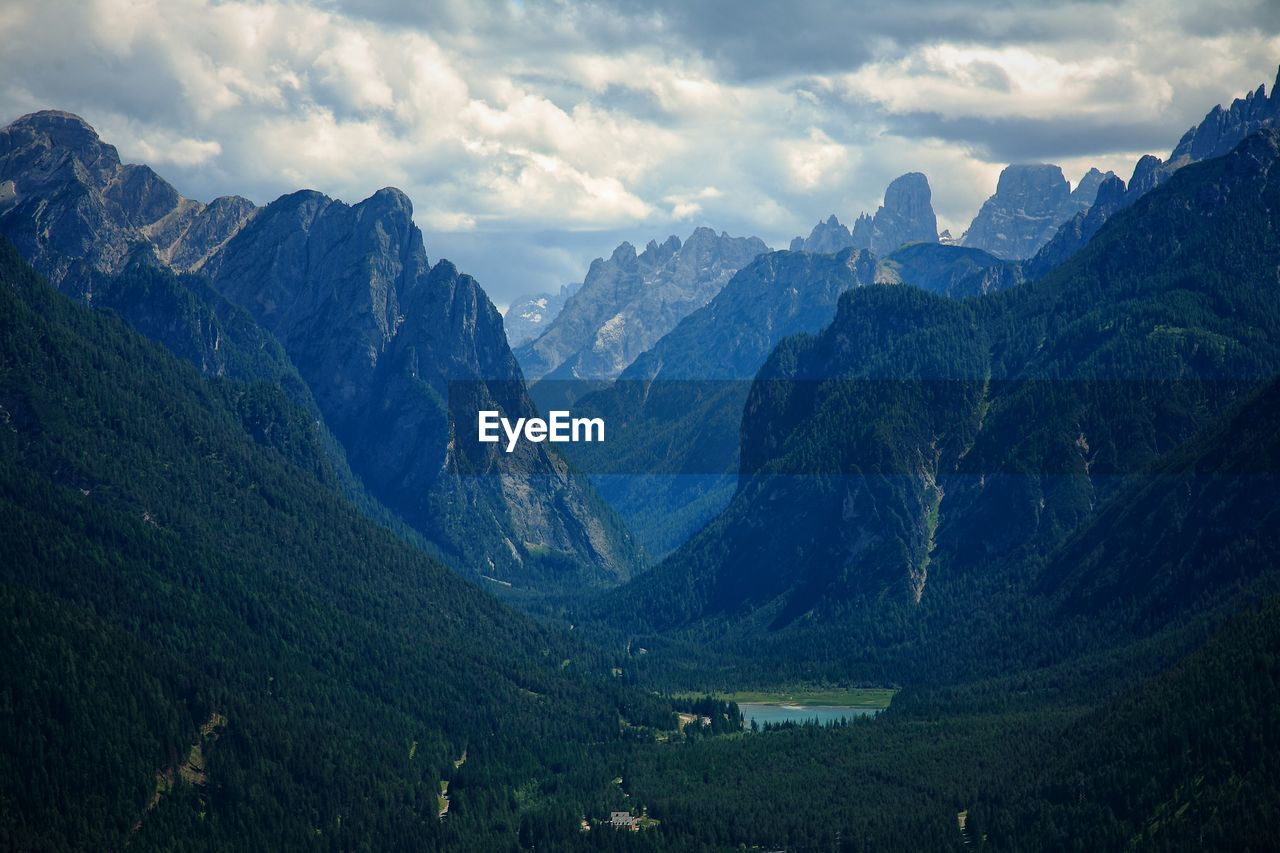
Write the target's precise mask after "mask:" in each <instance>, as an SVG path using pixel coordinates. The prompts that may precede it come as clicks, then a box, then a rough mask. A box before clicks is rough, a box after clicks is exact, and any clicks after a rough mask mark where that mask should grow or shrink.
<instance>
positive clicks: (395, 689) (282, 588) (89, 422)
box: [0, 244, 671, 850]
mask: <svg viewBox="0 0 1280 853" xmlns="http://www.w3.org/2000/svg"><path fill="white" fill-rule="evenodd" d="M0 423H2V425H3V429H0V460H2V461H0V516H3V520H4V530H5V535H4V537H3V540H2V543H0V549H2V551H3V553H2V554H0V608H3V611H4V615H3V618H0V625H3V629H0V630H3V633H4V640H3V647H4V649H5V652H6V653H5V655H4V661H3V663H2V664H0V696H3V697H4V701H3V703H0V741H2V747H0V753H2V754H4V755H5V756H6V760H5V762H4V763H3V765H0V846H2V847H5V848H7V849H62V848H73V849H120V848H123V847H124V846H126V844H127V845H128V846H130V847H131V848H132V849H216V850H227V849H253V850H262V849H286V848H297V847H302V846H304V839H308V841H306V842H305V844H307V845H309V844H312V843H314V844H316V845H318V846H322V847H331V848H334V849H349V848H357V847H364V846H368V845H372V846H373V847H375V848H380V849H388V848H392V847H404V846H413V847H418V848H430V847H433V846H436V845H438V844H441V843H444V842H446V841H450V840H452V841H454V842H459V843H462V842H465V843H466V844H467V845H468V846H473V847H480V848H484V847H487V848H488V849H494V848H495V847H500V846H505V845H508V844H510V843H513V839H514V838H515V837H516V834H517V833H518V830H519V826H520V820H521V818H520V808H519V807H518V806H517V804H515V803H513V802H512V801H511V800H510V795H509V791H510V790H511V789H513V788H516V787H519V786H520V785H522V784H525V785H532V786H535V787H536V786H537V785H538V784H539V783H540V781H541V780H544V779H547V778H550V776H551V775H552V774H553V773H554V772H555V771H554V767H555V766H557V763H558V762H564V761H570V762H572V761H573V760H574V759H573V758H572V756H574V755H578V754H579V753H581V751H582V750H583V749H584V748H585V744H587V743H590V742H597V743H603V744H607V743H610V742H614V741H617V739H618V738H619V737H620V735H621V732H622V729H621V727H620V722H619V720H620V718H624V719H626V720H627V721H628V722H629V723H631V724H636V725H641V724H645V723H652V724H660V725H662V724H667V723H669V722H670V720H671V717H670V709H669V706H663V705H661V704H657V703H656V702H655V701H654V700H651V699H647V698H645V697H644V696H642V695H639V694H636V695H633V694H629V693H626V692H623V691H622V690H621V689H615V688H613V687H610V686H608V685H606V684H605V680H606V679H604V678H597V675H598V674H600V673H607V666H606V663H605V661H603V660H601V659H599V658H598V657H596V656H594V655H592V654H591V653H588V652H585V651H584V650H583V648H582V647H580V646H578V645H576V644H574V643H572V642H569V641H567V640H565V639H564V638H563V637H561V636H559V635H558V634H557V633H556V632H552V631H549V630H545V629H542V628H539V627H538V626H536V625H534V624H533V623H532V622H530V621H529V620H527V619H525V618H523V617H520V616H518V615H516V614H515V613H513V612H511V611H509V610H508V609H506V608H505V607H503V606H501V605H499V604H498V603H497V602H496V601H494V600H493V599H491V598H490V597H488V596H487V595H485V594H483V593H482V592H480V591H479V590H477V589H474V588H473V587H472V586H471V585H470V584H468V583H466V582H465V581H463V580H461V579H459V578H457V577H456V576H454V575H453V574H451V573H450V572H449V571H447V570H446V569H444V568H443V567H441V566H440V565H438V564H436V563H434V562H432V561H431V560H430V559H428V558H426V557H425V556H424V555H423V554H422V552H421V551H420V550H419V549H418V548H416V547H415V546H413V545H412V544H410V543H409V542H407V541H404V540H402V539H399V538H397V537H396V536H395V535H393V534H391V533H390V532H388V531H387V530H385V529H383V528H381V527H379V526H377V525H376V524H375V523H373V522H371V521H370V520H369V519H368V518H367V517H365V516H364V515H363V514H361V513H360V512H359V511H357V510H356V509H355V508H354V507H353V506H352V505H351V504H350V503H348V502H347V501H346V500H345V499H344V498H343V497H342V496H341V494H340V493H339V490H338V489H337V487H336V486H337V483H336V481H335V477H334V474H333V471H332V469H331V466H330V465H329V463H328V461H327V459H326V456H325V454H324V453H323V452H322V449H321V447H320V446H319V442H320V438H319V435H318V433H317V430H316V428H315V426H314V421H313V420H312V419H311V418H310V417H309V416H308V415H307V414H306V413H305V412H304V411H303V410H301V409H299V408H297V407H296V406H295V405H293V404H292V403H291V402H290V401H289V400H288V399H287V397H286V396H285V395H284V394H283V393H282V392H280V391H279V390H278V389H276V388H274V387H271V386H267V385H245V384H241V383H236V382H231V381H226V380H218V379H210V378H202V377H201V376H200V375H199V374H198V373H197V372H196V370H195V369H194V368H193V367H191V366H190V365H188V364H186V363H183V362H180V361H178V360H177V359H176V358H174V357H173V356H171V355H170V354H169V353H168V352H166V351H165V350H163V349H162V348H160V347H159V346H157V345H155V344H152V343H150V342H148V341H146V340H144V339H142V338H141V337H140V336H138V335H137V334H135V333H133V332H131V331H130V330H128V329H127V328H126V327H125V326H124V325H123V324H122V323H120V322H119V321H118V320H115V319H113V318H111V317H108V316H104V315H103V314H101V313H98V312H94V311H91V310H89V309H87V308H85V307H83V306H77V305H75V304H73V303H72V302H71V301H70V300H68V299H67V298H66V297H63V296H61V295H59V294H57V293H56V292H54V291H53V290H52V288H50V287H49V286H48V285H47V284H45V283H44V282H43V281H42V280H40V279H39V278H37V276H36V275H35V274H34V273H32V272H31V271H30V269H29V268H27V267H26V266H25V264H24V263H23V262H22V261H21V259H20V258H19V257H18V256H17V254H16V252H15V250H14V249H13V248H12V246H10V245H8V244H5V245H3V246H2V247H0ZM202 727H204V732H205V733H204V734H202ZM195 744H199V745H200V746H201V750H200V752H201V760H202V762H203V765H202V768H201V769H200V774H199V776H200V778H201V779H202V781H201V782H200V783H196V782H190V781H186V779H187V775H186V774H184V773H183V772H182V771H181V770H180V768H181V767H182V766H183V765H184V764H186V763H187V759H188V757H189V753H190V750H191V747H192V746H193V745H195ZM464 754H465V755H466V759H467V760H466V763H465V764H463V765H461V766H455V761H457V759H458V758H459V757H460V756H462V755H464ZM175 771H176V775H175ZM441 780H451V787H450V797H451V809H450V814H449V817H448V819H447V820H446V821H443V822H442V821H441V820H440V819H439V818H438V817H437V799H436V798H437V794H438V793H439V783H440V781H441ZM600 784H601V786H602V788H603V787H604V786H606V785H607V779H603V780H601V783H600ZM156 794H158V795H159V796H158V797H157V796H155V795H156ZM575 796H577V795H576V794H575ZM485 839H487V840H485Z"/></svg>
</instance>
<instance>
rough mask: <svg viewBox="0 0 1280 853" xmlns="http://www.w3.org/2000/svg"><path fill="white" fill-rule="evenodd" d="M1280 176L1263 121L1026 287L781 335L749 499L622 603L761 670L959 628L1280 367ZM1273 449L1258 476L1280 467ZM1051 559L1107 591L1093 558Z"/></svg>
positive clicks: (761, 395) (1218, 581) (1205, 586)
mask: <svg viewBox="0 0 1280 853" xmlns="http://www.w3.org/2000/svg"><path fill="white" fill-rule="evenodd" d="M1277 164H1280V131H1273V130H1263V131H1260V132H1259V133H1257V134H1255V135H1253V136H1250V137H1248V138H1247V139H1246V140H1245V141H1244V142H1243V143H1241V144H1240V145H1239V146H1238V147H1237V148H1236V149H1235V150H1233V152H1232V153H1231V154H1229V155H1228V156H1226V157H1223V158H1218V159H1215V160H1211V161H1207V162H1205V163H1201V164H1197V165H1194V166H1191V167H1187V168H1186V169H1184V170H1180V171H1179V173H1178V174H1177V175H1176V176H1175V178H1173V179H1171V180H1170V181H1169V182H1168V183H1167V185H1165V186H1162V187H1161V188H1160V189H1159V190H1157V191H1155V192H1153V193H1150V194H1149V195H1148V196H1146V197H1144V198H1143V199H1142V200H1141V201H1140V202H1139V203H1138V204H1135V205H1133V206H1132V207H1131V208H1129V209H1127V210H1125V211H1123V212H1122V213H1120V214H1117V215H1116V216H1115V217H1113V218H1112V219H1111V220H1110V221H1109V222H1108V223H1106V225H1104V226H1103V227H1102V229H1101V230H1100V231H1099V232H1098V234H1097V236H1096V237H1095V238H1094V239H1093V240H1092V241H1091V242H1090V243H1089V245H1088V246H1087V247H1086V248H1085V249H1084V250H1083V251H1082V252H1080V253H1079V254H1077V255H1076V256H1074V257H1073V258H1072V259H1071V260H1069V261H1068V262H1067V263H1065V264H1064V265H1063V266H1062V267H1060V268H1059V269H1057V270H1056V271H1054V272H1053V273H1052V274H1050V275H1049V276H1047V277H1046V278H1044V279H1042V280H1039V281H1036V282H1032V283H1029V284H1026V285H1024V286H1022V287H1017V288H1013V289H1010V290H1006V291H1003V292H1001V293H997V294H994V295H990V296H986V297H983V298H981V299H977V300H965V301H948V300H942V299H939V298H938V297H936V296H933V295H931V294H926V293H922V292H920V291H918V290H913V289H908V288H896V287H884V286H874V287H863V288H857V289H854V290H851V291H849V292H847V293H846V294H845V295H844V296H843V297H842V299H841V302H840V306H839V312H838V315H837V317H836V320H835V321H834V322H833V323H832V324H831V325H830V326H829V327H828V328H826V329H825V330H824V331H823V332H821V333H820V334H818V335H811V336H797V337H794V338H789V339H787V340H786V341H784V342H783V343H782V344H780V345H779V346H778V347H777V349H775V350H774V351H773V353H772V354H771V355H770V358H769V362H768V363H767V364H766V365H765V367H764V368H762V370H761V372H760V374H759V375H758V376H757V378H756V381H755V383H754V386H753V389H752V392H751V395H750V398H749V399H748V401H747V403H746V404H745V410H744V414H743V418H742V422H741V431H742V468H741V480H740V483H739V486H738V490H737V493H736V495H735V497H734V499H733V502H732V503H731V505H730V506H729V508H728V509H727V510H726V511H725V512H724V513H723V514H721V515H720V516H719V517H718V518H716V519H715V520H714V521H712V522H711V523H710V524H709V525H708V526H707V527H706V528H705V529H704V530H703V531H702V532H701V533H699V534H698V535H697V536H695V537H694V538H693V539H691V540H690V541H689V542H688V543H687V544H686V545H685V546H684V547H682V548H681V549H680V550H678V551H677V552H675V553H674V554H672V555H671V556H670V557H668V558H667V559H666V560H665V561H664V562H663V563H661V564H660V565H659V566H657V567H656V568H655V569H653V570H651V571H650V572H648V573H646V574H645V575H642V576H640V577H638V578H637V579H635V580H634V581H632V582H631V584H629V585H628V586H626V587H624V588H622V589H620V590H617V591H616V594H612V595H610V596H609V597H608V598H607V600H606V602H604V603H603V604H602V607H604V608H606V609H608V610H609V611H610V612H611V613H613V614H618V613H628V612H629V613H632V614H634V616H635V618H636V619H637V622H636V623H635V624H636V625H638V626H641V627H640V628H639V630H651V629H654V628H661V629H666V630H676V631H678V632H685V633H683V634H680V635H681V636H686V637H716V638H718V639H717V642H721V640H723V642H724V643H725V644H727V646H728V647H732V648H737V649H746V648H750V649H751V650H752V651H751V653H752V654H755V655H758V654H763V653H764V648H765V646H766V645H773V644H777V645H778V647H781V646H782V645H785V644H788V643H790V644H791V645H787V648H788V649H790V651H791V653H793V654H799V653H801V650H802V649H812V650H814V651H813V652H812V653H813V654H814V655H815V656H816V658H822V659H823V661H824V663H823V664H822V666H830V665H833V664H834V663H835V662H836V661H837V660H845V659H849V660H854V659H861V656H864V655H872V654H875V655H889V656H891V655H893V654H894V651H893V649H894V647H895V643H898V642H906V641H907V639H908V638H909V637H914V636H915V632H916V631H917V626H918V625H920V624H922V623H921V622H920V620H925V619H934V618H936V619H939V620H941V621H942V622H959V621H963V618H964V613H966V612H968V610H967V606H966V605H965V602H966V601H967V600H968V598H967V596H984V595H988V594H996V593H997V592H999V594H1001V595H1004V594H1005V592H1000V591H1002V590H1018V589H1025V587H1023V586H1021V585H1022V584H1026V583H1029V582H1030V580H1031V579H1033V578H1034V577H1035V572H1036V571H1038V567H1039V566H1040V565H1041V560H1042V559H1043V556H1044V555H1045V554H1047V553H1051V552H1053V550H1054V549H1055V548H1058V547H1062V546H1064V543H1066V542H1068V541H1069V538H1070V536H1071V535H1072V533H1073V532H1075V531H1082V530H1085V529H1086V527H1085V525H1089V524H1091V523H1092V520H1093V519H1094V517H1095V514H1096V512H1098V511H1099V508H1101V507H1104V506H1105V507H1108V511H1109V512H1120V511H1124V508H1125V504H1124V503H1123V502H1122V503H1120V504H1113V503H1108V501H1110V500H1112V499H1113V498H1115V497H1116V495H1117V494H1119V493H1120V490H1121V489H1122V488H1124V487H1126V486H1125V482H1126V481H1124V478H1123V476H1121V475H1123V474H1126V473H1133V472H1137V471H1142V470H1145V468H1144V466H1145V465H1149V464H1154V463H1156V461H1157V460H1160V459H1165V458H1169V459H1173V458H1174V457H1175V456H1176V453H1177V451H1178V448H1179V447H1181V446H1182V444H1183V442H1185V441H1186V440H1187V439H1188V438H1189V437H1190V436H1192V435H1194V434H1196V433H1197V432H1201V431H1205V430H1207V431H1209V433H1213V432H1214V431H1217V430H1219V429H1220V428H1221V425H1220V423H1219V421H1218V420H1217V419H1218V418H1220V417H1222V416H1224V415H1229V413H1230V412H1231V411H1232V408H1233V406H1234V405H1236V404H1238V403H1240V402H1241V401H1242V400H1243V399H1246V398H1247V397H1248V395H1249V393H1250V389H1252V388H1254V387H1256V385H1257V384H1258V383H1260V382H1263V381H1265V380H1267V379H1269V378H1271V377H1274V376H1275V375H1276V374H1277V372H1280V348H1278V347H1277V343H1276V342H1277V341H1280V302H1277V299H1276V290H1275V287H1274V285H1275V269H1276V265H1277V263H1278V262H1280V242H1278V241H1277V236H1276V235H1277V234H1280V224H1278V223H1277V216H1280V214H1278V213H1277V211H1280V204H1277V199H1280V188H1278V187H1280V184H1278V183H1277V182H1278V181H1280V169H1277V168H1275V167H1276V165H1277ZM1270 397H1271V399H1272V400H1273V399H1274V397H1275V395H1274V388H1273V390H1272V393H1271V395H1270ZM1206 434H1208V433H1206ZM1168 454H1173V456H1168ZM1273 460H1274V455H1264V456H1262V457H1260V458H1259V459H1258V460H1256V464H1260V465H1262V466H1264V467H1263V468H1262V469H1260V470H1261V471H1263V472H1265V473H1269V474H1271V475H1272V476H1274V471H1272V469H1271V468H1270V467H1269V466H1270V465H1271V464H1272V462H1273ZM1196 470H1197V471H1198V470H1199V469H1196ZM1233 470H1234V469H1233ZM1201 473H1204V472H1201ZM1208 474H1212V472H1208ZM1128 487H1130V488H1133V489H1140V488H1141V487H1142V482H1141V480H1140V479H1139V481H1138V482H1137V483H1133V484H1129V486H1128ZM1188 488H1190V489H1191V490H1192V492H1194V490H1195V489H1196V488H1198V486H1190V487H1188ZM1152 494H1155V493H1154V492H1152ZM1242 494H1243V493H1242ZM1233 499H1234V498H1233ZM1241 500H1242V502H1247V499H1246V498H1241ZM1213 505H1214V504H1213V502H1212V501H1209V502H1208V503H1207V504H1206V509H1211V508H1212V506H1213ZM1250 517H1251V518H1253V517H1254V516H1250ZM1222 523H1227V522H1226V520H1225V519H1224V520H1223V522H1222ZM1241 523H1246V521H1245V519H1244V518H1243V517H1242V518H1241ZM1144 529H1145V528H1144ZM1184 546H1185V543H1183V545H1181V546H1178V547H1184ZM1111 547H1118V546H1116V545H1114V544H1113V545H1112V546H1111ZM1126 547H1128V546H1126ZM1142 547H1143V546H1142V544H1141V543H1140V542H1136V543H1134V544H1133V546H1132V548H1130V550H1131V551H1133V552H1134V553H1141V550H1142ZM1108 553H1111V552H1108ZM1091 560H1092V566H1093V567H1094V568H1095V569H1096V570H1098V571H1105V567H1106V566H1107V565H1108V561H1107V559H1106V557H1105V556H1097V555H1096V554H1095V555H1093V556H1092V557H1091ZM1126 564H1128V563H1126ZM1053 565H1054V566H1055V567H1056V568H1055V571H1059V572H1062V573H1063V574H1064V575H1069V576H1071V577H1072V578H1074V579H1073V580H1072V583H1073V584H1075V585H1076V587H1077V589H1079V588H1089V587H1090V585H1091V583H1092V580H1091V579H1087V578H1081V577H1079V576H1078V567H1077V566H1076V564H1075V563H1073V562H1072V561H1070V560H1066V559H1063V560H1060V561H1058V562H1057V563H1054V564H1053ZM1197 565H1199V564H1198V563H1196V562H1195V561H1191V562H1188V563H1187V564H1185V565H1179V568H1178V571H1179V572H1183V571H1185V572H1194V571H1197V568H1196V567H1197ZM1248 565H1249V569H1248V570H1249V572H1252V573H1257V572H1263V571H1266V568H1265V567H1263V566H1255V565H1253V564H1252V563H1250V564H1248ZM1151 568H1152V570H1154V567H1151ZM1240 571H1244V570H1243V569H1241V570H1240ZM1236 584H1237V580H1236V576H1235V575H1223V576H1221V577H1218V576H1215V577H1213V578H1210V579H1208V580H1206V579H1203V578H1200V579H1197V580H1196V581H1195V582H1192V580H1191V579H1190V578H1189V577H1180V578H1178V579H1176V580H1171V579H1169V578H1167V577H1163V576H1162V577H1160V578H1159V586H1160V588H1162V589H1166V590H1169V591H1170V592H1169V594H1170V595H1171V596H1174V597H1173V598H1172V599H1170V600H1169V601H1167V602H1165V603H1163V604H1161V606H1162V607H1166V608H1169V609H1170V612H1181V611H1180V608H1187V607H1192V606H1195V605H1196V602H1197V601H1200V600H1202V599H1203V600H1205V601H1208V600H1217V599H1215V598H1213V596H1226V595H1230V594H1232V591H1233V590H1234V589H1236ZM1119 586H1121V587H1123V588H1124V589H1126V590H1132V589H1134V588H1138V587H1141V588H1144V589H1147V590H1148V592H1152V593H1154V586H1153V585H1152V584H1148V585H1147V586H1146V587H1143V584H1142V583H1141V582H1140V581H1137V580H1134V581H1133V583H1132V584H1130V583H1128V582H1121V583H1120V584H1119ZM930 595H934V596H936V598H934V599H933V603H932V604H930V603H929V597H930ZM1179 596H1180V597H1179ZM1126 601H1127V599H1125V598H1124V597H1123V596H1121V597H1119V598H1117V599H1116V600H1115V601H1114V602H1111V603H1108V605H1107V606H1108V607H1114V608H1115V609H1116V611H1117V612H1125V608H1126V607H1127V606H1128V605H1127V604H1126ZM1153 605H1154V599H1153ZM1009 606H1010V607H1014V608H1016V607H1017V606H1019V605H1017V604H1015V603H1011V604H1010V605H1009ZM912 614H917V615H912ZM611 618H613V619H614V620H615V621H616V619H617V616H616V615H615V616H613V617H611ZM1153 618H1154V617H1153ZM1162 618H1167V617H1162ZM787 637H790V638H791V639H787ZM800 637H804V638H808V639H798V638H800ZM726 638H728V639H726ZM819 649H821V650H822V651H817V650H819ZM804 653H805V654H809V653H810V652H808V651H806V652H804ZM824 655H826V656H827V657H823V656H824Z"/></svg>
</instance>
